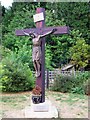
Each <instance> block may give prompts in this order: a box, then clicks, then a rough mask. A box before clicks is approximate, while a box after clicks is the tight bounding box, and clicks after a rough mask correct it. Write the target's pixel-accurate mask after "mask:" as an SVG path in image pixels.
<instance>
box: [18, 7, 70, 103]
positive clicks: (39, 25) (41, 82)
mask: <svg viewBox="0 0 90 120" xmlns="http://www.w3.org/2000/svg"><path fill="white" fill-rule="evenodd" d="M39 13H43V16H44V19H42V20H39V21H38V20H35V22H36V28H29V29H23V30H24V31H25V32H26V33H30V32H32V31H34V32H35V33H38V34H44V33H46V32H48V31H51V30H52V29H54V28H56V29H57V31H55V32H54V33H53V34H55V35H56V34H68V33H69V27H68V26H58V27H45V9H44V8H37V10H36V14H39ZM23 30H16V35H17V36H25V34H24V33H23ZM41 41H42V43H41V50H42V51H41V52H42V58H41V75H40V76H39V77H37V78H36V85H38V86H40V87H41V89H42V100H41V103H43V102H45V37H43V38H41Z"/></svg>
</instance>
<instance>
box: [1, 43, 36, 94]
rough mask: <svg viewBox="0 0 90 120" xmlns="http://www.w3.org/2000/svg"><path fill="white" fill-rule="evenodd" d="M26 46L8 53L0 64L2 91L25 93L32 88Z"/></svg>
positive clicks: (28, 52) (32, 81)
mask: <svg viewBox="0 0 90 120" xmlns="http://www.w3.org/2000/svg"><path fill="white" fill-rule="evenodd" d="M27 49H28V48H27V47H26V45H23V47H22V49H20V50H18V52H17V50H16V51H10V52H9V53H7V56H6V57H4V58H3V59H2V63H1V64H0V69H1V73H0V82H2V85H1V86H0V88H1V89H2V91H13V92H18V91H26V90H31V89H32V88H33V86H34V77H33V74H32V72H31V70H30V68H29V65H30V64H31V63H30V64H29V62H30V60H31V59H30V57H31V52H30V51H28V50H27Z"/></svg>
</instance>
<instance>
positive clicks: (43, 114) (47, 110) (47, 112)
mask: <svg viewBox="0 0 90 120" xmlns="http://www.w3.org/2000/svg"><path fill="white" fill-rule="evenodd" d="M25 118H58V111H57V109H56V107H55V106H54V105H53V104H51V102H50V101H49V100H46V101H45V102H44V103H40V104H33V103H31V106H27V107H26V108H25Z"/></svg>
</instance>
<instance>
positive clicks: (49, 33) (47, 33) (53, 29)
mask: <svg viewBox="0 0 90 120" xmlns="http://www.w3.org/2000/svg"><path fill="white" fill-rule="evenodd" d="M56 30H57V29H53V30H51V31H49V32H47V33H45V34H43V35H40V37H44V36H46V35H49V34H51V33H53V32H55V31H56Z"/></svg>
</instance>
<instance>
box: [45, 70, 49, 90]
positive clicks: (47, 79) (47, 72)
mask: <svg viewBox="0 0 90 120" xmlns="http://www.w3.org/2000/svg"><path fill="white" fill-rule="evenodd" d="M46 75H47V78H46V80H47V82H46V83H47V88H49V71H48V70H47V74H46Z"/></svg>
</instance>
